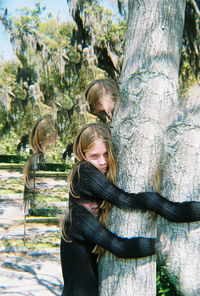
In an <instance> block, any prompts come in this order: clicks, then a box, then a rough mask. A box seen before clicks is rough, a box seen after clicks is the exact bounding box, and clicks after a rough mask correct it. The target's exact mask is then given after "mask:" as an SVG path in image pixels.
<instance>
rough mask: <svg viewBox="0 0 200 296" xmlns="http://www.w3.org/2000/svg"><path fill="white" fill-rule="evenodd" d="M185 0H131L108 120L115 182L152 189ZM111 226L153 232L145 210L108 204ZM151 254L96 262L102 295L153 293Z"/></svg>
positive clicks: (170, 113) (173, 87)
mask: <svg viewBox="0 0 200 296" xmlns="http://www.w3.org/2000/svg"><path fill="white" fill-rule="evenodd" d="M184 10H185V0H179V1H174V0H165V1H164V0H163V1H160V0H145V1H144V0H143V1H142V0H141V1H140V0H138V1H135V0H130V1H129V19H128V30H127V37H126V48H125V60H124V63H123V71H122V74H121V81H120V89H121V102H120V106H119V109H118V111H117V112H116V114H115V116H114V118H113V122H112V126H111V129H112V135H113V139H114V142H115V147H116V152H117V160H118V165H119V173H118V185H119V186H120V187H121V188H123V189H124V190H126V191H129V192H139V191H152V190H153V184H154V181H155V179H156V175H157V174H158V172H159V164H160V162H161V156H162V149H163V146H162V145H163V137H164V133H165V130H166V127H167V126H168V125H169V123H170V122H171V121H172V119H173V118H174V116H175V113H176V110H177V104H178V96H177V89H178V69H179V60H180V47H181V41H182V31H183V25H184ZM110 228H111V230H112V231H114V232H116V233H118V234H119V235H122V236H145V237H155V236H156V219H155V216H154V215H153V214H152V213H150V212H149V211H136V210H135V211H122V210H119V209H116V208H113V210H112V212H111V216H110ZM155 258H156V257H155V256H153V257H149V258H142V259H138V260H119V259H117V258H114V256H112V255H111V254H108V253H107V254H106V255H105V256H104V258H102V259H101V261H100V280H101V287H100V295H101V296H111V295H113V296H118V295H119V296H121V295H123V296H130V295H134V296H141V295H143V296H146V295H148V296H151V295H154V296H155V295H156V272H155V271H156V266H155Z"/></svg>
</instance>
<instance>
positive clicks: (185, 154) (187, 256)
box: [158, 86, 200, 296]
mask: <svg viewBox="0 0 200 296" xmlns="http://www.w3.org/2000/svg"><path fill="white" fill-rule="evenodd" d="M199 97H200V86H196V87H192V88H191V90H190V91H189V92H188V94H187V96H186V98H185V99H183V100H182V101H183V111H182V113H180V114H179V117H178V118H177V119H176V120H175V121H174V122H173V123H172V124H171V125H170V126H169V128H168V131H167V133H166V141H165V144H166V145H165V147H166V148H167V149H166V152H165V155H164V157H163V160H162V175H163V178H161V189H162V192H163V194H166V195H170V199H171V200H175V201H186V200H197V201H200V103H199ZM185 103H186V105H185ZM158 233H159V234H161V233H165V234H166V235H167V236H168V237H169V239H170V241H171V246H170V250H169V252H168V253H167V254H166V255H165V256H161V260H162V262H163V264H165V266H166V267H167V270H168V272H169V276H170V279H171V281H173V283H174V284H175V286H176V288H177V290H178V291H179V292H180V293H181V295H184V296H199V295H200V281H199V274H200V223H190V224H186V223H181V224H176V223H170V222H168V221H166V220H165V219H163V218H160V223H159V227H158Z"/></svg>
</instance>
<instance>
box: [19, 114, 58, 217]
mask: <svg viewBox="0 0 200 296" xmlns="http://www.w3.org/2000/svg"><path fill="white" fill-rule="evenodd" d="M56 138H57V132H56V129H55V122H54V120H53V119H52V116H51V115H46V116H43V117H41V118H39V119H38V120H37V121H36V122H35V124H34V126H33V128H32V130H31V133H30V137H29V143H30V147H31V149H32V151H33V154H32V155H31V156H30V157H29V158H28V159H27V161H26V163H25V166H24V172H23V175H24V194H23V199H24V210H25V213H26V212H27V209H28V206H29V203H30V200H29V199H30V194H32V195H33V196H34V197H35V193H36V191H37V189H36V188H35V184H34V180H32V178H31V172H32V171H35V170H37V169H38V164H39V163H40V162H41V161H42V160H43V157H44V153H45V150H46V148H47V147H48V146H50V145H52V144H54V143H55V141H56Z"/></svg>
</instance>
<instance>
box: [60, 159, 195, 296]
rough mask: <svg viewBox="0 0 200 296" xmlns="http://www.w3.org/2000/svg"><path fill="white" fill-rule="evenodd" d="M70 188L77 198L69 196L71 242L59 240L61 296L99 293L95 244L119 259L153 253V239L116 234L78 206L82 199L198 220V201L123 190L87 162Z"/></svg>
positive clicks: (168, 217) (90, 295) (67, 227)
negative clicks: (177, 199)
mask: <svg viewBox="0 0 200 296" xmlns="http://www.w3.org/2000/svg"><path fill="white" fill-rule="evenodd" d="M73 189H74V191H75V193H76V195H78V196H79V198H74V197H73V196H72V195H70V202H69V217H70V219H69V221H68V222H66V233H67V236H68V238H69V240H71V242H66V241H64V240H63V239H61V264H62V271H63V278H64V290H63V293H62V296H69V295H70V296H97V295H98V275H97V264H96V259H97V257H96V255H95V254H93V253H92V250H93V248H94V246H95V245H96V244H97V245H99V246H101V247H102V248H104V249H106V250H108V251H110V252H112V253H113V254H115V255H116V256H119V257H122V258H139V257H145V256H150V255H153V254H154V253H155V242H156V240H155V239H153V238H143V237H139V238H121V237H118V236H117V235H115V234H114V233H112V232H110V231H109V230H107V229H106V228H105V227H103V225H102V224H101V223H100V222H99V221H98V219H97V218H95V217H94V216H93V215H92V214H91V213H90V212H89V211H88V210H87V209H85V208H84V207H83V206H81V202H85V201H88V202H89V201H91V202H92V201H96V202H102V201H103V200H105V201H107V202H110V203H111V204H113V205H115V206H117V207H120V208H129V209H134V208H143V209H149V210H152V211H154V212H155V213H157V214H159V215H161V216H163V217H165V218H167V219H169V220H171V221H174V222H190V221H197V220H200V203H198V202H184V203H177V202H171V201H169V200H167V199H165V198H163V197H162V196H160V195H159V194H156V193H153V192H146V193H138V194H133V193H126V192H124V191H123V190H121V189H119V188H118V187H116V186H115V185H113V184H112V183H111V182H110V181H109V180H108V179H107V178H106V177H105V176H104V175H103V174H102V173H101V172H100V171H99V170H98V169H97V168H95V167H94V166H93V165H92V164H90V163H88V162H84V163H82V164H81V165H80V167H79V172H77V173H76V174H75V176H74V179H73Z"/></svg>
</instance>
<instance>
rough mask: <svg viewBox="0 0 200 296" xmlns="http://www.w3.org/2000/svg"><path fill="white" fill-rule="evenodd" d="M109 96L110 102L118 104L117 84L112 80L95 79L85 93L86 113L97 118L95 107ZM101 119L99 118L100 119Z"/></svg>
mask: <svg viewBox="0 0 200 296" xmlns="http://www.w3.org/2000/svg"><path fill="white" fill-rule="evenodd" d="M105 95H106V96H109V97H110V99H111V101H112V102H114V103H115V108H116V104H117V103H118V102H119V99H120V94H119V88H118V85H117V83H116V82H115V81H114V80H112V79H97V80H94V81H93V82H91V83H90V84H89V85H88V86H87V88H86V90H85V92H84V101H85V102H86V107H87V111H88V112H90V113H91V114H93V115H96V116H98V117H99V115H98V114H97V112H96V106H97V104H98V102H99V100H100V99H103V97H104V96H105ZM100 119H101V118H100Z"/></svg>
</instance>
